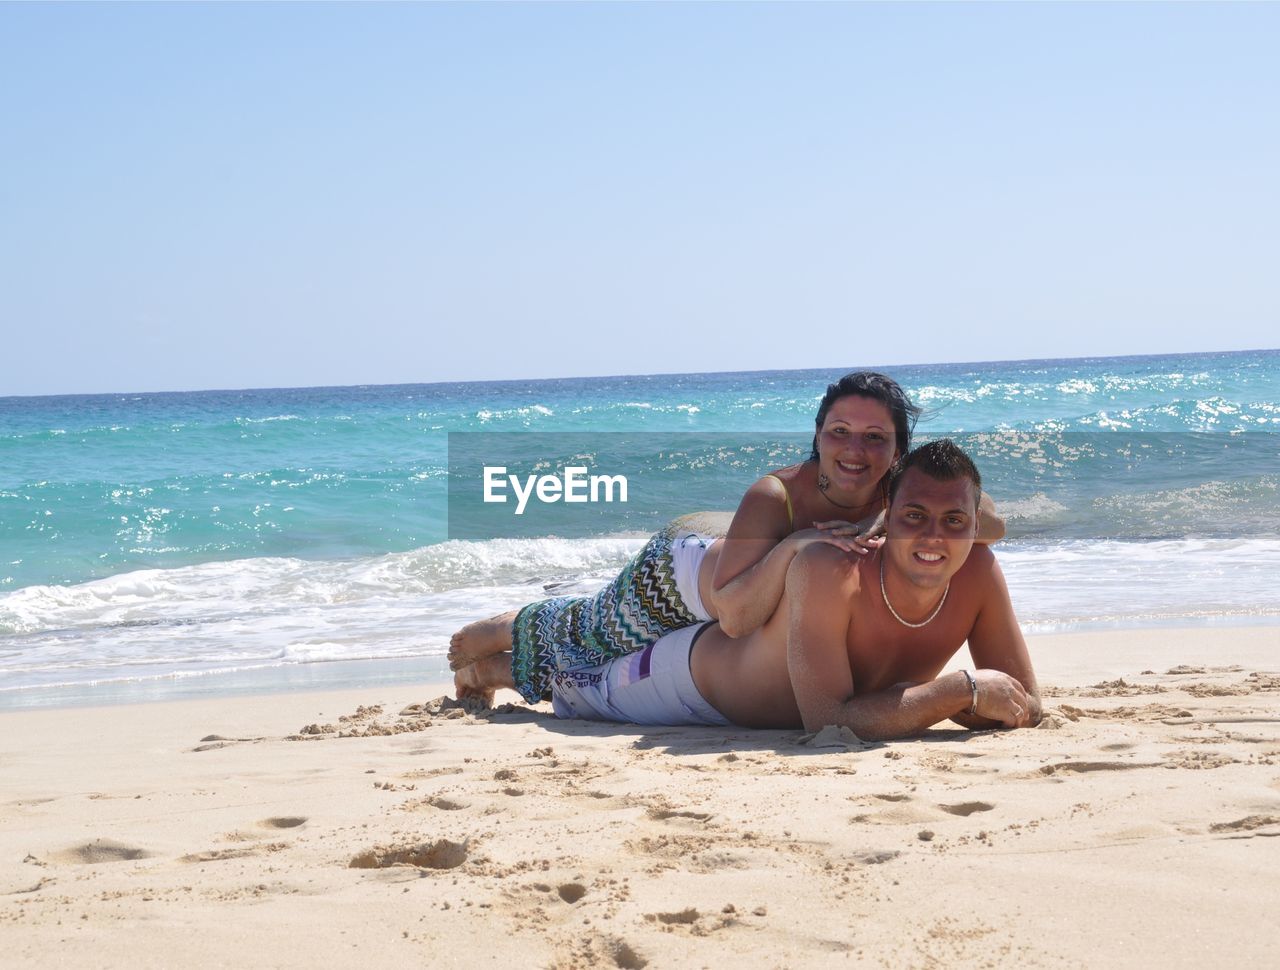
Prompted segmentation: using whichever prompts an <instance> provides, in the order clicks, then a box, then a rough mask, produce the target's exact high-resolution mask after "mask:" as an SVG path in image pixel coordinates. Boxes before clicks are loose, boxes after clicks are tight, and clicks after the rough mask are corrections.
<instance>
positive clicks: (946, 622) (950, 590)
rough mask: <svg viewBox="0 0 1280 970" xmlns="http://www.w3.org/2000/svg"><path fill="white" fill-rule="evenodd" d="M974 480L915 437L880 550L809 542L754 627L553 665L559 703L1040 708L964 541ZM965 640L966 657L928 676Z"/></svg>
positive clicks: (594, 713) (1004, 721)
mask: <svg viewBox="0 0 1280 970" xmlns="http://www.w3.org/2000/svg"><path fill="white" fill-rule="evenodd" d="M981 488H982V482H981V478H980V476H979V474H978V470H977V468H975V467H974V465H973V462H972V461H970V459H969V458H968V456H967V455H965V453H964V452H963V451H961V450H960V449H959V448H958V447H956V445H955V444H954V443H952V442H951V441H947V440H943V441H935V442H931V443H929V444H927V445H924V446H922V447H920V448H917V449H915V450H914V451H912V452H911V453H910V454H909V455H908V456H907V457H906V459H904V461H903V469H902V471H901V472H900V473H899V474H898V475H897V477H896V478H895V479H894V480H893V483H892V484H891V485H890V493H889V494H890V500H889V512H888V518H887V521H886V542H885V543H884V545H883V546H882V548H881V549H880V550H878V551H877V552H876V553H875V554H873V555H868V556H850V555H848V554H847V553H845V552H842V551H841V550H839V549H837V548H835V547H834V546H828V545H824V544H815V545H812V546H808V547H806V548H805V549H803V550H801V551H800V553H798V554H797V555H796V557H795V559H794V560H793V561H792V563H791V566H790V568H789V570H788V572H787V581H786V592H785V595H784V596H783V598H782V601H781V602H780V604H779V605H778V608H777V610H776V611H775V612H774V614H773V616H772V618H770V619H769V620H768V621H767V622H766V623H765V625H764V626H763V627H761V628H760V629H759V630H757V631H756V632H755V633H753V634H751V635H750V636H747V637H744V638H741V639H737V640H734V639H731V638H730V637H728V636H726V635H725V634H724V633H723V632H722V631H721V630H720V628H719V627H718V626H717V625H716V624H715V623H708V624H703V625H701V626H695V627H688V628H686V629H684V630H678V631H676V632H674V633H669V634H667V635H666V636H664V637H663V638H662V639H660V640H659V641H658V642H657V643H655V644H653V645H652V646H650V647H648V648H646V649H645V650H643V651H641V652H639V653H637V654H633V655H631V656H627V657H622V658H620V659H618V660H614V661H612V662H610V663H608V664H604V665H603V666H600V667H592V668H589V669H577V670H567V671H560V672H559V673H557V674H556V676H555V679H554V681H553V685H552V698H553V703H554V705H555V710H556V714H557V715H558V716H561V717H581V718H588V719H593V720H613V721H623V722H632V723H639V724H731V723H732V724H738V725H742V726H744V727H760V728H798V727H801V726H803V727H804V728H805V729H806V730H809V731H816V730H819V729H821V728H822V727H824V726H825V725H828V724H835V725H843V726H846V727H849V728H850V729H851V730H852V731H853V732H854V733H855V734H857V735H858V736H859V737H861V738H863V739H864V740H887V739H890V738H901V737H908V736H910V735H913V734H918V733H919V732H921V731H923V730H924V729H926V728H928V727H929V726H931V725H933V724H937V723H938V722H940V721H944V720H947V719H950V720H952V721H955V722H956V723H958V724H960V725H962V726H964V727H968V728H973V729H979V728H990V727H1001V726H1003V727H1010V728H1012V727H1027V726H1030V725H1034V724H1036V723H1037V722H1038V721H1039V718H1040V696H1039V691H1038V689H1037V687H1036V680H1035V674H1034V672H1033V671H1032V668H1031V660H1030V658H1029V657H1028V655H1027V648H1026V643H1025V642H1024V641H1023V638H1022V633H1021V631H1020V630H1019V629H1018V622H1017V618H1016V617H1015V616H1014V613H1013V606H1012V604H1011V603H1010V600H1009V593H1008V589H1007V588H1006V586H1005V582H1004V577H1003V575H1002V574H1001V572H1000V567H999V564H998V563H997V562H996V560H995V557H994V556H993V555H992V554H991V551H990V550H989V549H988V548H986V547H985V546H981V545H978V546H975V545H974V535H975V531H976V527H977V508H978V499H979V497H980V496H981V494H982V492H981ZM966 640H967V641H968V643H969V652H970V655H971V656H972V658H973V663H974V667H975V668H977V669H976V670H975V671H973V672H968V671H959V672H956V673H952V674H948V675H947V676H945V677H939V676H938V673H939V672H940V671H941V670H942V668H943V667H944V666H945V665H946V663H947V661H948V660H950V659H951V657H952V656H953V655H954V654H955V653H956V651H957V650H959V649H960V647H961V646H962V645H963V644H964V642H965V641H966ZM477 666H480V665H477ZM474 676H475V678H476V684H475V686H476V687H482V688H488V687H499V686H507V684H506V683H504V681H503V667H502V666H501V664H500V663H499V664H488V663H486V664H484V665H483V667H482V668H481V669H480V670H477V671H475V673H474ZM509 679H510V674H509V672H507V673H506V680H509Z"/></svg>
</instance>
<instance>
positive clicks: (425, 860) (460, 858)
mask: <svg viewBox="0 0 1280 970" xmlns="http://www.w3.org/2000/svg"><path fill="white" fill-rule="evenodd" d="M467 846H468V843H467V842H453V841H451V840H449V839H437V840H436V841H434V842H419V843H417V844H415V845H399V846H376V847H374V848H372V849H368V850H366V851H364V852H361V853H360V854H359V855H357V856H355V857H354V858H352V860H351V861H350V862H348V863H347V868H348V869H389V868H391V867H392V866H411V867H414V868H418V869H456V868H458V866H460V865H462V864H463V863H464V862H466V861H467V855H468V850H467Z"/></svg>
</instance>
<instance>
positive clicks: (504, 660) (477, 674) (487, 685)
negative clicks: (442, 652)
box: [453, 653, 515, 707]
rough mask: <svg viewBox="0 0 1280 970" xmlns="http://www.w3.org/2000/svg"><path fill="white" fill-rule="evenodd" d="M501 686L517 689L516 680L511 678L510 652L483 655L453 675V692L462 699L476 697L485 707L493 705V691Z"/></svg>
mask: <svg viewBox="0 0 1280 970" xmlns="http://www.w3.org/2000/svg"><path fill="white" fill-rule="evenodd" d="M499 687H506V688H508V689H509V690H514V689H515V682H514V681H513V680H512V679H511V654H510V653H495V654H491V655H489V656H488V657H482V658H481V659H479V660H477V661H475V662H474V663H470V664H467V666H465V667H463V668H461V669H460V670H458V671H456V672H455V673H454V675H453V693H454V696H455V697H457V698H458V700H460V701H465V700H467V699H469V698H474V699H475V700H478V701H480V702H481V703H483V704H484V706H485V707H492V706H493V693H494V691H495V690H497V689H498V688H499Z"/></svg>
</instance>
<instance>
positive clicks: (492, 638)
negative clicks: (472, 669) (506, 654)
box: [449, 610, 516, 670]
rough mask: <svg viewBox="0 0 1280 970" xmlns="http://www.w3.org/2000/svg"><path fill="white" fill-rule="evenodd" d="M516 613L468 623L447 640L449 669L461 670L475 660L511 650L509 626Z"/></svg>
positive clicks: (512, 611) (512, 612)
mask: <svg viewBox="0 0 1280 970" xmlns="http://www.w3.org/2000/svg"><path fill="white" fill-rule="evenodd" d="M515 621H516V611H515V610H511V611H510V612H508V613H499V614H498V615H497V616H491V617H489V619H487V620H476V622H475V623H468V624H467V625H466V626H464V627H463V628H462V629H461V630H459V631H458V632H457V633H455V634H454V635H453V636H452V637H450V639H449V669H450V670H461V669H462V668H463V667H467V666H470V665H471V664H473V663H475V662H476V661H477V660H483V659H484V658H485V657H491V656H493V655H494V654H495V653H502V652H503V651H504V650H510V649H511V625H512V624H513V623H515Z"/></svg>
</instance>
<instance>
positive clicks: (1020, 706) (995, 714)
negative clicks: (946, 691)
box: [974, 670, 1034, 728]
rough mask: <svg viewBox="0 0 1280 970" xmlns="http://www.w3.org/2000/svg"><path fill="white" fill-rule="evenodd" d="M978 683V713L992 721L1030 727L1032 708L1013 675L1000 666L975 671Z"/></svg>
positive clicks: (1011, 726) (1011, 725) (1005, 725)
mask: <svg viewBox="0 0 1280 970" xmlns="http://www.w3.org/2000/svg"><path fill="white" fill-rule="evenodd" d="M974 680H975V681H976V682H977V685H978V707H977V710H976V711H975V712H974V713H975V714H976V715H977V716H978V717H981V718H986V719H987V720H988V721H995V722H998V723H999V724H1001V725H1003V726H1004V727H1007V728H1020V727H1030V726H1031V725H1032V724H1033V723H1034V722H1033V721H1032V716H1033V711H1032V704H1031V698H1029V697H1028V696H1027V692H1026V690H1025V689H1023V686H1022V685H1021V684H1020V683H1018V681H1017V680H1016V679H1014V678H1013V677H1010V676H1009V675H1008V674H1006V673H1003V672H1001V671H999V670H979V671H977V672H975V673H974Z"/></svg>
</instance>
